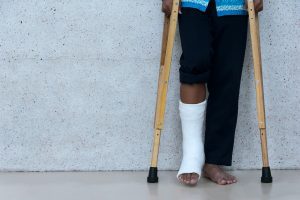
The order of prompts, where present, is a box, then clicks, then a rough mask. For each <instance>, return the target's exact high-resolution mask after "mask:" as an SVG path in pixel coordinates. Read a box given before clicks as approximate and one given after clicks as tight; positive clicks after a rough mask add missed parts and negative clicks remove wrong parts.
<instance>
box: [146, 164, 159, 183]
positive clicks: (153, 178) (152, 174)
mask: <svg viewBox="0 0 300 200" xmlns="http://www.w3.org/2000/svg"><path fill="white" fill-rule="evenodd" d="M147 182H148V183H157V182H158V177H157V167H150V169H149V175H148V177H147Z"/></svg>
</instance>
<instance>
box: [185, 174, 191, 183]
mask: <svg viewBox="0 0 300 200" xmlns="http://www.w3.org/2000/svg"><path fill="white" fill-rule="evenodd" d="M186 179H187V183H190V182H191V174H188V175H187V178H186Z"/></svg>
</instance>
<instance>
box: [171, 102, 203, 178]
mask: <svg viewBox="0 0 300 200" xmlns="http://www.w3.org/2000/svg"><path fill="white" fill-rule="evenodd" d="M206 102H207V101H206V100H204V101H202V102H200V103H197V104H186V103H183V102H182V101H181V100H179V115H180V119H181V126H182V155H183V156H182V161H181V165H180V168H179V171H178V173H177V178H178V179H179V175H180V174H183V173H193V172H194V173H197V174H199V178H198V180H199V179H200V176H201V171H202V167H203V165H204V161H205V155H204V145H203V140H202V135H203V132H204V130H203V125H204V124H203V123H204V117H205V110H206Z"/></svg>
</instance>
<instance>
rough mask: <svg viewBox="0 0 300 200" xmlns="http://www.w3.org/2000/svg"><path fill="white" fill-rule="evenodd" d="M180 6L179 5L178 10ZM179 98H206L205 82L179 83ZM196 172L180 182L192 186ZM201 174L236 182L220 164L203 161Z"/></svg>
mask: <svg viewBox="0 0 300 200" xmlns="http://www.w3.org/2000/svg"><path fill="white" fill-rule="evenodd" d="M172 5H173V0H163V3H162V12H164V13H165V14H166V15H167V16H168V17H170V15H171V11H172ZM247 5H248V1H247V0H245V8H246V9H247ZM254 7H255V11H256V12H260V11H262V10H263V0H254ZM180 9H181V7H180V6H179V11H180ZM180 98H181V101H182V102H183V103H188V104H195V103H200V102H202V101H204V100H205V98H206V87H205V83H199V84H183V83H181V85H180ZM198 176H199V175H198V174H196V173H184V174H182V175H180V176H179V179H180V182H181V183H183V184H186V185H190V186H194V185H196V184H197V182H198ZM203 176H204V177H206V178H208V179H209V180H211V181H213V182H215V183H217V184H219V185H227V184H232V183H236V182H237V179H236V177H234V176H232V175H230V174H228V173H227V172H225V171H224V170H223V169H222V166H219V165H215V164H210V163H205V164H204V167H203Z"/></svg>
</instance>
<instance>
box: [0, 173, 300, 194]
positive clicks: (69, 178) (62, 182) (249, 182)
mask: <svg viewBox="0 0 300 200" xmlns="http://www.w3.org/2000/svg"><path fill="white" fill-rule="evenodd" d="M147 173H148V172H146V171H138V172H135V171H117V172H116V171H114V172H48V173H22V172H19V173H0V200H50V199H51V200H60V199H63V200H68V199H70V200H77V199H81V200H83V199H84V200H94V199H95V200H106V199H108V200H110V199H112V200H117V199H125V200H126V199H130V200H135V199H137V200H148V199H149V200H150V199H151V200H160V199H162V200H181V199H183V200H193V199H197V200H199V199H200V200H201V199H204V200H216V199H222V200H227V199H228V200H229V199H230V200H235V199H238V200H246V199H249V200H250V199H251V200H258V199H263V200H264V199H271V200H277V199H278V200H283V199H284V200H299V199H300V170H273V171H272V175H273V179H274V182H273V183H272V184H261V183H260V181H259V180H260V173H261V172H260V171H259V170H247V171H245V170H243V171H232V174H233V175H235V176H237V177H238V183H236V184H233V185H227V186H221V185H216V184H214V183H212V182H210V181H208V180H207V179H204V178H202V179H200V182H199V183H198V185H197V186H196V187H188V186H185V185H182V184H180V183H178V182H177V179H176V171H159V183H157V184H149V183H147V182H146V177H147Z"/></svg>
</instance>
